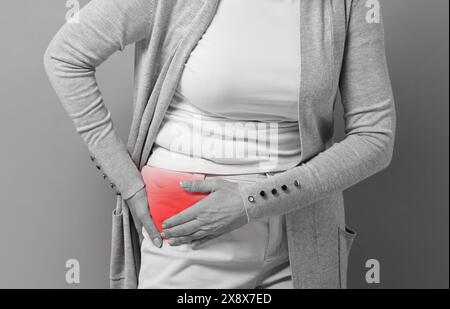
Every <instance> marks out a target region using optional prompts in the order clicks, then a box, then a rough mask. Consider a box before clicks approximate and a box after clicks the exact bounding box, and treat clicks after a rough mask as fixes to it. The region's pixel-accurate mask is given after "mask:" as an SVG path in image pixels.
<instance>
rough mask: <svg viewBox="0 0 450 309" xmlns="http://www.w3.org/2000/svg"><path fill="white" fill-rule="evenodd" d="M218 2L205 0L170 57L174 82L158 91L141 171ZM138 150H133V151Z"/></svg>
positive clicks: (141, 162) (168, 72) (144, 146)
mask: <svg viewBox="0 0 450 309" xmlns="http://www.w3.org/2000/svg"><path fill="white" fill-rule="evenodd" d="M219 2H220V0H205V1H204V3H203V5H202V6H201V9H200V11H199V12H198V14H197V16H195V18H194V20H193V21H192V23H191V24H190V26H189V28H188V30H187V31H186V33H185V34H184V36H183V38H182V40H181V41H180V42H179V44H178V46H177V48H176V49H175V50H174V51H173V54H172V55H171V60H170V65H169V67H168V68H167V72H166V73H165V75H166V76H175V80H174V81H171V82H169V83H168V82H165V83H163V87H162V88H161V90H160V93H159V98H158V102H157V104H156V107H155V109H154V113H153V118H152V120H151V123H150V128H149V130H148V133H147V134H146V139H145V143H144V145H143V148H142V149H139V153H141V157H140V160H139V168H140V169H141V168H142V167H143V166H144V165H145V164H146V163H147V161H148V158H149V157H150V154H151V149H152V147H153V143H154V141H155V138H156V135H157V132H158V130H159V128H160V125H161V123H162V121H163V120H164V115H165V113H166V111H167V108H168V107H169V105H170V103H171V101H172V98H173V96H174V94H175V91H176V87H177V85H178V82H179V80H180V78H181V75H182V73H183V69H184V64H185V63H186V61H187V60H188V58H189V55H190V54H191V52H192V50H193V49H194V48H195V46H196V45H197V43H198V41H199V40H200V39H201V37H202V35H203V34H204V33H205V31H206V30H207V29H208V27H209V25H210V23H211V22H212V20H213V18H214V16H215V13H216V10H217V7H218V5H219ZM136 150H138V149H135V151H136Z"/></svg>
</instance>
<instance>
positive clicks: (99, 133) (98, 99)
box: [44, 0, 153, 199]
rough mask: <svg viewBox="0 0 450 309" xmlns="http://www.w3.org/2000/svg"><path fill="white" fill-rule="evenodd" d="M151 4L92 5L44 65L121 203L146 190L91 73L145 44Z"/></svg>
mask: <svg viewBox="0 0 450 309" xmlns="http://www.w3.org/2000/svg"><path fill="white" fill-rule="evenodd" d="M152 5H153V1H150V0H126V1H123V0H93V1H91V2H89V4H87V5H86V6H85V7H84V8H83V9H82V10H81V11H80V22H79V23H66V24H65V25H64V26H63V27H62V28H61V29H60V30H59V31H58V33H57V34H56V35H55V37H54V38H53V40H52V41H51V43H50V44H49V46H48V48H47V51H46V52H45V56H44V65H45V69H46V72H47V75H48V77H49V79H50V82H51V84H52V86H53V88H54V89H55V91H56V93H57V95H58V97H59V99H60V101H61V104H62V105H63V107H64V109H65V110H66V112H67V114H68V115H69V116H70V117H71V119H72V121H73V123H74V125H75V128H76V130H77V132H78V133H79V134H80V135H81V137H82V139H83V140H84V142H85V143H86V145H87V147H88V149H89V151H90V153H91V156H92V157H93V158H95V161H96V163H97V165H98V166H99V168H101V170H102V171H103V172H104V174H105V175H106V176H107V177H108V178H109V180H110V181H111V183H112V184H113V185H114V186H115V187H116V189H117V191H118V192H119V193H120V194H121V195H122V197H123V198H124V199H129V198H130V197H132V196H133V195H135V194H136V193H137V192H138V191H139V190H141V189H142V188H143V187H144V183H143V181H142V179H141V175H140V173H139V170H138V169H137V167H136V166H135V164H134V163H133V161H132V160H131V158H130V156H129V154H128V152H127V150H126V146H125V145H124V143H123V142H122V140H121V139H120V138H119V136H118V134H117V133H116V132H115V130H114V128H113V123H112V121H111V115H110V112H109V110H108V109H107V108H106V106H105V104H104V103H103V98H102V95H101V93H100V90H99V88H98V85H97V81H96V78H95V69H96V67H98V66H99V65H100V64H101V63H103V62H104V61H105V60H106V59H107V58H108V57H109V56H110V55H112V54H113V53H115V52H116V51H118V50H123V49H124V48H125V46H126V45H128V44H131V43H134V42H137V41H140V40H142V39H145V38H148V37H149V35H150V31H151V18H150V16H151V13H152V9H153V8H152Z"/></svg>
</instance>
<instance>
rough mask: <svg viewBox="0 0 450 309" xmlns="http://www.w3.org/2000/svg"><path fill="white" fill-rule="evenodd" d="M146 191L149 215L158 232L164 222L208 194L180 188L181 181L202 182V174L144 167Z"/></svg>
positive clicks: (143, 175)
mask: <svg viewBox="0 0 450 309" xmlns="http://www.w3.org/2000/svg"><path fill="white" fill-rule="evenodd" d="M141 174H142V177H143V178H144V182H145V185H146V190H147V199H148V202H149V207H150V213H151V215H152V217H153V221H154V222H155V225H156V227H157V229H158V231H159V232H161V231H162V223H163V222H164V220H166V219H168V218H170V217H172V216H174V215H176V214H178V213H180V212H181V211H183V210H184V209H186V208H188V207H191V206H192V205H194V204H195V203H197V202H198V201H199V200H201V199H202V198H204V197H205V196H207V195H208V194H209V193H191V192H187V191H185V190H183V188H182V187H181V186H180V181H182V180H203V179H204V176H203V175H202V174H190V173H182V172H177V171H170V170H165V169H160V168H155V167H151V166H144V167H143V168H142V171H141Z"/></svg>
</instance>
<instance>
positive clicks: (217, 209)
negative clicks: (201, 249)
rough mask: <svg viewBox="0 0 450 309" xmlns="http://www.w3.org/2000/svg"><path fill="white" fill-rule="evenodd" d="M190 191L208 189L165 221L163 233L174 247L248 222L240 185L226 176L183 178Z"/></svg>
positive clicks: (233, 228)
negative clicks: (187, 206) (206, 194)
mask: <svg viewBox="0 0 450 309" xmlns="http://www.w3.org/2000/svg"><path fill="white" fill-rule="evenodd" d="M180 186H181V187H182V188H183V189H184V190H186V191H188V192H208V193H210V194H209V195H208V196H206V197H205V198H203V199H201V200H200V201H198V202H197V203H196V204H194V205H193V206H191V207H189V208H187V209H185V210H184V211H182V212H180V213H179V214H177V215H175V216H173V217H171V218H169V219H167V220H165V221H164V222H163V232H162V233H161V236H162V237H163V238H167V239H169V244H170V245H171V246H179V245H182V244H187V243H194V244H197V245H199V244H201V243H203V242H205V241H207V240H210V239H213V238H216V237H219V236H221V235H223V234H225V233H228V232H231V231H233V230H235V229H238V228H240V227H242V226H244V225H245V224H247V223H248V218H247V214H246V211H245V208H244V203H243V201H242V198H241V196H240V193H239V188H238V184H237V183H234V182H230V181H226V180H223V179H214V180H212V179H208V180H201V181H182V182H181V183H180Z"/></svg>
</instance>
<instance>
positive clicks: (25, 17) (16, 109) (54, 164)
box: [0, 0, 449, 289]
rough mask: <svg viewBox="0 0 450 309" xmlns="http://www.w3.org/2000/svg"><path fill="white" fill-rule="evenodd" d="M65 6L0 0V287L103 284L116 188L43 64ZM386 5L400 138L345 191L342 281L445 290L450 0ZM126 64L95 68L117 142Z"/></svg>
mask: <svg viewBox="0 0 450 309" xmlns="http://www.w3.org/2000/svg"><path fill="white" fill-rule="evenodd" d="M64 3H65V1H56V0H40V1H32V0H15V1H0V23H1V24H0V37H1V38H2V44H1V48H0V59H1V61H2V64H1V69H0V100H1V104H0V134H1V144H0V145H1V146H0V147H1V148H0V206H1V215H0V288H107V287H108V271H109V250H110V225H111V211H112V210H113V208H114V203H115V196H114V194H113V192H112V191H111V190H110V189H109V188H108V187H107V185H106V183H105V182H104V180H103V179H102V178H101V176H100V175H99V173H98V172H97V171H96V170H95V169H94V168H93V166H92V164H91V163H90V161H89V156H88V152H87V150H86V148H85V146H84V145H83V143H82V142H81V139H80V138H79V136H78V135H77V134H76V133H75V130H74V129H73V127H72V124H71V122H70V121H69V119H68V117H67V116H66V115H65V113H64V111H63V109H62V107H61V106H60V105H59V103H58V101H57V99H56V96H55V94H54V92H53V90H52V89H51V87H50V85H49V83H48V81H47V78H46V76H45V74H44V71H43V65H42V56H43V53H44V50H45V48H46V46H47V44H48V43H49V41H50V39H51V38H52V36H53V35H54V34H55V32H56V31H57V29H58V28H59V27H60V26H61V25H62V23H63V22H64V17H65V13H66V8H65V6H64ZM81 3H82V4H85V3H86V1H81ZM382 4H383V10H384V15H385V23H386V35H387V50H388V58H389V65H390V72H391V78H392V83H393V87H394V90H395V96H396V102H397V110H398V135H397V146H396V151H395V157H394V160H393V163H392V165H391V167H390V168H389V169H388V170H386V171H384V172H382V173H380V174H378V175H376V176H375V177H373V178H371V179H369V180H367V181H365V182H363V183H361V184H359V185H357V186H355V187H354V188H352V189H350V190H348V191H347V192H346V206H347V219H348V224H349V225H350V226H351V227H353V228H354V229H356V230H357V232H358V238H357V240H356V242H355V244H354V247H353V250H352V254H351V261H350V263H351V265H350V278H349V286H350V288H371V289H372V288H448V282H449V254H448V253H449V251H448V245H449V239H448V236H449V230H448V218H449V213H448V210H449V200H448V162H449V152H448V138H449V136H448V133H449V127H448V125H449V119H448V112H449V110H448V108H449V101H448V99H449V97H448V84H449V79H448V65H449V63H448V35H449V33H448V9H449V7H448V6H449V2H448V0H428V1H425V0H390V1H387V0H385V1H382ZM132 67H133V52H132V48H127V49H126V50H125V51H124V52H122V53H118V54H116V55H114V56H113V57H112V58H111V59H110V60H109V61H107V62H106V63H105V64H104V65H103V66H102V67H101V68H100V69H99V70H98V74H97V76H98V79H99V83H100V86H101V89H102V91H103V94H104V97H105V101H106V102H107V104H108V106H109V107H110V109H111V111H112V114H113V119H114V122H115V126H116V129H117V130H118V131H119V132H120V134H121V136H122V137H123V138H124V139H126V137H127V132H128V129H129V125H130V119H131V100H132V87H133V85H132ZM337 115H338V116H340V115H341V110H338V111H337ZM339 119H340V117H339ZM337 128H338V130H339V131H341V130H342V121H340V120H339V121H338V123H337ZM338 136H341V137H342V133H340V134H338ZM70 258H76V259H78V260H79V261H80V264H81V284H79V285H68V284H67V283H66V282H65V272H66V268H65V262H66V260H68V259H70ZM368 259H377V260H379V261H380V263H381V284H378V285H368V284H367V283H366V282H365V273H366V268H365V262H366V261H367V260H368Z"/></svg>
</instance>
